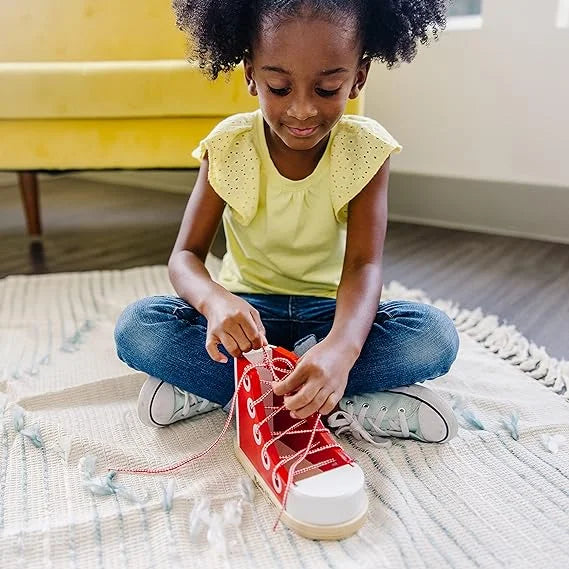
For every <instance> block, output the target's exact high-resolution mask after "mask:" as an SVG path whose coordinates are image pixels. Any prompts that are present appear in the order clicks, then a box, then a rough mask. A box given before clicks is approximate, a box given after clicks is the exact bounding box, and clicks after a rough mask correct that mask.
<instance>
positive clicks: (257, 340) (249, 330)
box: [240, 314, 263, 351]
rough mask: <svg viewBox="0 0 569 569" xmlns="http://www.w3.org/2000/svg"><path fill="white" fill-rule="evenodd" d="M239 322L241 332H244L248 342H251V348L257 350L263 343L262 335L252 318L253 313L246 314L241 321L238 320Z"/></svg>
mask: <svg viewBox="0 0 569 569" xmlns="http://www.w3.org/2000/svg"><path fill="white" fill-rule="evenodd" d="M240 324H241V329H242V330H243V333H244V334H245V336H246V337H247V339H248V340H249V342H251V349H255V350H258V349H259V348H260V347H261V346H262V345H263V343H262V340H263V335H262V334H261V333H260V332H259V329H258V328H257V323H256V322H255V320H254V319H253V315H252V314H248V315H247V316H246V317H245V318H243V321H242V322H240ZM243 351H245V350H243ZM247 351H248V350H247Z"/></svg>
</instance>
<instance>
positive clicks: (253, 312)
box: [251, 309, 268, 348]
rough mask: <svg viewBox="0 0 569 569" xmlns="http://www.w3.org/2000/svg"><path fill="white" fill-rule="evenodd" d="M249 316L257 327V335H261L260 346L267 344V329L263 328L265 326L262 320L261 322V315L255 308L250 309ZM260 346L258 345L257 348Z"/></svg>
mask: <svg viewBox="0 0 569 569" xmlns="http://www.w3.org/2000/svg"><path fill="white" fill-rule="evenodd" d="M251 317H252V318H253V321H254V322H255V326H256V327H257V330H258V332H259V335H260V336H261V346H266V345H267V344H268V342H267V331H266V330H265V326H264V325H263V322H261V315H260V314H259V311H258V310H256V309H253V310H251ZM261 346H259V348H260V347H261Z"/></svg>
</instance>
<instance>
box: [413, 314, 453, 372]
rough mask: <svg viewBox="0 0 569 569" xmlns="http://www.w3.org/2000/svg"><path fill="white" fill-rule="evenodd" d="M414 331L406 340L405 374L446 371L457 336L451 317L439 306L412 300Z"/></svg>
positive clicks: (450, 362)
mask: <svg viewBox="0 0 569 569" xmlns="http://www.w3.org/2000/svg"><path fill="white" fill-rule="evenodd" d="M412 318H413V320H412V326H413V328H414V330H413V334H412V335H411V336H410V341H407V342H405V348H404V352H405V355H404V356H403V359H404V361H405V366H404V367H405V369H406V372H407V374H408V377H411V378H413V379H414V381H424V380H426V379H434V378H436V377H439V376H441V375H444V374H446V373H447V372H448V371H449V369H450V367H451V365H452V364H453V362H454V360H455V359H456V355H457V353H458V346H459V338H458V333H457V331H456V328H455V327H454V323H453V322H452V320H451V319H450V318H449V317H448V316H447V315H446V314H445V313H444V312H443V311H442V310H439V309H438V308H435V307H434V306H431V305H428V304H415V305H414V306H413V308H412Z"/></svg>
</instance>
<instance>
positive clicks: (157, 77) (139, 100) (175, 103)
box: [0, 59, 258, 119]
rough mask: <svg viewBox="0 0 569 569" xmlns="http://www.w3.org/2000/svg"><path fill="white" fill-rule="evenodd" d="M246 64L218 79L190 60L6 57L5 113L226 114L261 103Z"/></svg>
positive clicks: (2, 71)
mask: <svg viewBox="0 0 569 569" xmlns="http://www.w3.org/2000/svg"><path fill="white" fill-rule="evenodd" d="M257 105H258V103H257V99H255V98H253V97H251V96H250V95H249V94H248V92H247V89H246V85H245V79H244V78H243V70H242V68H241V67H239V68H238V70H236V71H235V72H234V73H233V74H232V75H231V76H230V77H229V78H228V79H224V78H223V77H222V78H220V79H218V80H217V81H215V82H213V81H210V80H209V79H207V78H206V77H205V76H204V75H203V74H202V73H201V71H200V70H199V69H198V68H197V67H196V66H194V65H190V64H189V63H187V62H186V61H184V60H177V59H170V60H154V61H153V60H147V61H102V62H98V61H97V62H96V61H88V62H47V63H0V118H2V119H53V118H58V119H62V118H63V119H65V118H113V117H121V118H128V117H174V116H183V117H188V116H202V117H203V116H226V115H228V114H232V113H237V112H244V111H250V110H254V109H256V108H257Z"/></svg>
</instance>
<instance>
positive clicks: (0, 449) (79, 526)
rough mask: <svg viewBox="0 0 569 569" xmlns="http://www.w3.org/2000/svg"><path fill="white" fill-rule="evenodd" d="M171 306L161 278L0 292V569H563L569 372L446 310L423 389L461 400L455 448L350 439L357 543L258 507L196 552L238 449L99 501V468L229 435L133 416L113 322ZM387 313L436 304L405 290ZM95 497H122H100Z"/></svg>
mask: <svg viewBox="0 0 569 569" xmlns="http://www.w3.org/2000/svg"><path fill="white" fill-rule="evenodd" d="M212 270H213V269H212ZM172 293H173V291H172V289H171V286H170V284H169V282H168V277H167V270H166V268H165V267H162V266H158V267H144V268H138V269H131V270H127V271H103V272H85V273H68V274H55V275H47V276H34V277H20V276H16V277H8V278H6V279H4V280H2V281H0V567H29V568H36V567H37V568H40V567H41V568H42V569H45V568H51V567H52V568H65V567H70V568H75V569H77V568H80V569H86V568H89V567H93V568H97V569H102V568H109V567H121V568H128V567H130V568H132V569H143V568H149V569H150V568H172V569H173V568H178V567H180V568H181V567H184V568H192V567H196V568H203V567H232V568H257V567H258V568H273V567H274V568H277V569H278V568H281V569H285V568H289V567H290V568H292V567H294V568H299V567H306V568H311V569H318V568H336V569H349V568H356V567H357V568H358V569H365V568H370V569H371V568H374V569H377V568H383V567H385V568H391V569H398V568H411V567H412V568H415V567H416V568H429V569H430V568H433V567H437V568H439V567H440V568H444V567H448V568H452V569H460V568H469V567H482V568H485V569H486V568H493V567H515V568H520V567H532V568H536V567H537V568H547V569H561V568H567V567H569V514H568V512H569V443H564V442H563V438H564V437H567V438H568V439H569V404H568V401H567V399H568V397H569V394H568V391H567V386H568V385H569V365H568V363H567V362H561V361H556V360H554V359H551V358H549V357H548V356H547V354H546V352H545V351H544V350H543V349H540V348H537V347H536V346H533V345H531V344H530V343H528V342H527V341H526V340H525V339H524V338H523V337H522V336H521V335H520V334H519V333H518V332H516V330H515V329H514V328H513V327H507V326H501V325H500V323H499V321H498V319H497V318H496V317H492V316H484V314H483V313H482V312H481V311H480V310H475V311H469V310H461V309H460V308H459V307H457V306H455V305H453V304H452V303H451V302H443V301H438V302H436V303H434V304H436V305H437V306H439V307H440V308H442V309H443V310H445V311H447V313H448V314H449V315H451V316H452V317H453V318H454V321H455V323H456V325H457V327H458V329H459V330H460V336H461V349H460V354H459V357H458V360H457V361H456V363H455V365H454V366H453V368H452V369H451V371H450V373H449V374H448V375H446V376H445V377H442V378H439V379H437V380H435V381H433V382H430V383H429V386H430V387H432V388H433V389H435V390H437V392H439V393H440V394H441V395H442V396H443V397H445V398H447V399H448V400H451V401H454V403H455V405H456V411H457V414H458V416H459V422H460V425H461V428H460V430H459V435H458V437H457V438H456V439H454V440H453V441H452V442H451V443H449V444H444V445H429V444H421V443H417V442H412V441H402V440H395V441H394V444H393V446H392V447H391V448H389V449H376V448H372V447H370V446H369V445H367V444H366V443H363V442H362V441H356V440H353V439H342V440H343V444H344V446H345V448H346V450H347V451H348V452H349V453H350V454H351V455H352V456H353V457H354V458H355V459H356V460H357V461H358V462H359V464H360V465H361V466H362V468H363V469H364V472H365V475H366V478H367V490H368V494H369V497H370V512H369V520H368V522H367V523H366V525H365V526H364V527H363V528H362V530H360V532H359V533H358V534H356V535H354V536H352V537H350V538H349V539H345V540H343V541H340V542H333V543H329V542H313V541H308V540H305V539H303V538H300V537H297V536H296V535H295V534H294V533H292V532H291V531H289V530H288V529H286V527H284V526H283V525H280V526H279V527H278V528H277V530H276V531H275V532H273V531H272V526H273V523H274V522H275V519H276V515H277V512H276V510H275V508H274V507H273V506H272V504H271V503H270V502H269V501H268V499H266V498H265V496H264V495H263V494H262V493H261V492H260V491H257V492H256V494H255V496H254V499H253V501H252V503H251V502H247V500H245V501H244V502H243V503H242V505H243V515H242V522H241V525H240V526H239V527H237V528H236V527H233V528H231V527H226V528H225V536H226V541H225V542H223V541H221V542H220V541H219V540H217V541H213V542H212V543H209V542H208V539H207V533H206V530H205V529H204V530H202V531H201V533H197V534H195V535H190V517H191V513H192V511H194V507H195V506H196V504H197V503H198V502H199V500H200V498H201V497H203V496H208V497H209V498H210V499H211V516H210V519H212V517H213V514H215V515H216V519H218V520H219V519H221V516H222V512H223V508H224V505H225V504H228V503H232V504H233V505H235V504H237V503H238V502H237V500H238V499H239V496H240V493H239V488H240V480H241V478H242V477H243V476H244V471H243V470H242V468H241V466H240V465H239V463H238V462H237V460H236V459H235V458H234V455H233V452H232V436H231V434H230V433H228V436H227V437H226V438H225V439H224V440H223V441H222V442H221V443H220V445H218V447H217V448H216V449H215V450H214V451H212V452H211V453H210V454H209V455H207V456H206V457H205V458H204V459H202V460H199V461H194V462H192V463H190V464H189V465H188V467H187V468H186V469H185V470H183V471H180V472H177V473H175V474H172V475H168V476H162V475H160V476H148V475H146V476H145V475H138V476H137V475H131V474H128V475H127V474H118V475H117V476H116V478H115V479H114V480H112V481H111V482H110V483H109V484H107V485H106V486H105V483H108V482H109V479H108V478H107V479H105V478H104V477H105V475H106V474H107V469H108V468H113V467H116V468H120V467H125V466H126V467H128V468H135V467H143V468H144V467H152V468H153V467H159V466H167V465H170V464H173V463H175V462H177V461H178V460H181V459H182V458H184V457H186V456H189V455H191V454H193V453H195V452H197V451H199V450H202V449H203V448H204V447H205V446H207V445H208V444H209V443H210V442H211V441H212V440H213V439H214V438H215V436H216V435H217V433H219V431H220V429H221V427H222V425H223V422H224V419H225V415H224V413H223V412H222V411H215V412H213V413H210V414H208V415H206V416H204V417H201V418H199V419H196V420H190V421H182V422H179V423H177V424H175V425H173V426H171V427H169V428H165V429H160V430H155V429H151V428H148V427H145V426H143V425H142V424H141V423H140V422H139V420H138V418H137V416H136V408H135V407H136V399H137V395H138V391H139V388H140V386H141V385H142V383H143V382H144V380H145V376H144V374H141V373H136V372H133V371H132V370H130V369H129V368H128V367H127V366H125V365H124V364H122V363H121V362H120V361H119V360H118V359H117V357H116V355H115V352H114V344H113V326H114V322H115V320H116V318H117V316H118V315H119V314H120V312H121V310H122V309H123V307H124V306H125V305H127V304H128V303H129V302H131V301H133V300H135V299H137V298H140V297H143V296H147V295H153V294H172ZM384 298H402V299H412V300H420V301H423V302H430V300H429V299H428V298H426V297H425V295H424V294H422V293H421V292H420V291H413V290H407V289H405V288H404V287H402V286H400V285H398V284H397V283H392V284H391V285H390V286H389V287H386V290H385V293H384ZM513 412H514V413H515V412H517V413H519V422H517V421H516V417H515V416H514V417H512V415H511V414H512V413H513ZM516 431H517V432H516ZM97 481H98V482H97ZM105 487H106V488H107V489H109V488H111V489H112V488H114V491H112V493H111V494H109V495H99V494H98V493H97V492H101V491H102V490H101V488H103V489H104V488H105ZM90 488H91V489H92V490H94V491H95V493H93V492H92V491H91V490H90ZM194 529H195V528H194ZM212 533H214V532H212ZM224 543H225V545H226V553H227V554H226V555H225V554H224V551H223V547H222V545H223V544H224Z"/></svg>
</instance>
